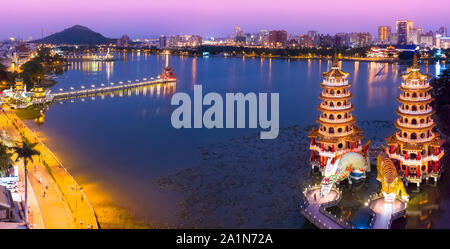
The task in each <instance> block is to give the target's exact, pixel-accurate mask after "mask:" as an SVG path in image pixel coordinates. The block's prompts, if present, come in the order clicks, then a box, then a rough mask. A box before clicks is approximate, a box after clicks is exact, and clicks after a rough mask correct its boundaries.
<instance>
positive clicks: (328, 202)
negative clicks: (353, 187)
mask: <svg viewBox="0 0 450 249" xmlns="http://www.w3.org/2000/svg"><path fill="white" fill-rule="evenodd" d="M321 189H322V186H321V185H314V186H311V187H308V188H306V189H305V191H304V192H303V195H304V197H305V201H304V203H302V204H301V205H300V209H301V211H300V212H301V213H302V215H303V216H304V217H305V219H307V220H309V221H310V222H311V223H313V224H314V225H315V226H316V227H318V228H320V229H350V228H353V227H352V226H351V225H350V224H349V223H346V222H342V221H341V220H339V218H338V217H336V216H334V215H332V214H331V213H330V212H328V211H327V210H326V209H327V208H329V207H333V206H336V205H337V204H338V203H339V201H340V200H341V198H342V192H341V191H340V190H338V189H336V188H334V187H333V188H332V189H331V190H330V193H329V194H328V195H326V196H324V197H320V191H321Z"/></svg>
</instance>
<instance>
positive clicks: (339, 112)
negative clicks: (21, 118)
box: [308, 55, 366, 172]
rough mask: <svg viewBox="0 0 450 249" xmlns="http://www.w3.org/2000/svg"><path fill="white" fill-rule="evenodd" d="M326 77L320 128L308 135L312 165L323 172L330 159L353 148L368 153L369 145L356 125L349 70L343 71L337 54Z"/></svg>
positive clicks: (320, 109)
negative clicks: (362, 142) (364, 142)
mask: <svg viewBox="0 0 450 249" xmlns="http://www.w3.org/2000/svg"><path fill="white" fill-rule="evenodd" d="M322 76H323V78H324V79H323V81H322V83H321V84H320V86H321V88H322V91H321V93H320V95H319V99H320V100H321V103H320V104H319V106H318V110H319V111H320V116H319V118H318V119H317V123H318V124H319V127H318V128H313V129H312V130H311V131H310V132H309V135H308V137H309V138H310V139H311V144H310V150H311V151H312V154H311V165H312V167H313V168H319V169H320V170H321V171H322V172H323V170H324V168H325V166H326V165H327V161H328V160H332V159H333V158H336V157H339V156H342V155H343V154H345V153H347V152H351V151H352V152H358V153H364V152H365V150H366V148H362V146H361V140H362V139H363V134H362V130H361V129H359V128H358V127H357V126H356V125H355V117H354V116H353V115H352V113H351V112H352V111H353V109H354V106H353V105H352V103H351V102H350V100H351V99H352V97H353V96H352V94H351V93H350V90H349V89H350V87H351V84H350V83H349V82H348V76H349V73H346V72H343V71H341V68H340V66H339V63H338V60H337V56H336V55H335V56H334V59H333V66H332V67H331V70H330V71H328V72H324V73H322ZM365 147H366V146H365ZM363 150H364V151H363Z"/></svg>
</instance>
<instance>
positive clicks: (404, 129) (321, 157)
mask: <svg viewBox="0 0 450 249" xmlns="http://www.w3.org/2000/svg"><path fill="white" fill-rule="evenodd" d="M322 76H323V78H324V79H323V82H322V83H321V84H320V86H321V88H322V91H321V93H320V95H319V99H320V100H321V103H320V104H319V106H318V110H319V111H320V116H319V118H318V119H317V123H318V124H319V126H318V128H314V129H312V130H311V131H310V133H309V135H308V137H309V138H310V139H311V144H310V150H311V151H312V154H311V165H312V167H313V168H319V169H321V170H323V169H324V168H325V165H326V164H327V161H328V160H330V159H333V158H335V157H338V156H340V155H342V154H344V153H347V152H350V151H354V152H362V151H363V150H364V148H362V146H361V140H362V139H363V134H362V130H361V129H359V128H358V127H357V126H356V125H355V118H354V116H353V115H352V114H351V112H352V111H353V109H354V107H353V105H352V103H351V102H350V100H351V99H352V94H351V92H350V90H349V89H350V86H351V84H350V83H349V82H348V76H349V73H345V72H342V71H341V69H340V67H339V64H338V61H337V58H336V57H335V58H334V62H333V67H332V68H331V70H330V71H328V72H324V73H322ZM401 77H402V83H401V85H400V86H399V89H400V91H401V93H400V96H399V97H398V98H397V100H398V101H399V102H400V106H399V108H398V109H397V110H395V112H396V113H397V114H398V115H399V118H398V119H397V120H396V121H395V126H396V128H397V131H396V132H395V133H394V134H393V135H392V136H389V137H387V138H386V144H387V145H388V147H387V148H386V153H387V154H388V156H389V157H390V158H391V159H393V161H394V163H395V164H396V167H397V171H398V172H399V174H400V175H401V176H402V177H403V179H404V180H406V181H407V182H411V183H415V184H417V186H419V185H420V183H421V182H422V181H423V180H424V179H425V180H428V179H429V178H433V179H434V181H435V182H436V181H437V180H438V178H439V176H440V173H441V163H440V161H441V158H442V156H443V155H444V150H443V149H442V143H443V142H442V140H441V139H440V136H439V134H438V133H437V132H434V131H433V128H434V126H435V123H434V122H433V119H432V118H431V116H432V115H433V113H434V110H433V109H432V107H431V102H432V101H433V98H432V97H431V94H430V90H431V89H432V87H431V86H430V84H429V79H430V78H431V76H429V75H426V74H422V73H421V72H420V69H419V66H418V63H417V56H416V55H414V61H413V66H412V67H411V68H410V70H409V72H408V73H406V74H404V75H402V76H401Z"/></svg>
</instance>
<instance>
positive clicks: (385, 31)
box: [378, 26, 392, 44]
mask: <svg viewBox="0 0 450 249" xmlns="http://www.w3.org/2000/svg"><path fill="white" fill-rule="evenodd" d="M391 33H392V31H391V26H380V27H378V42H379V43H382V44H387V43H390V41H391Z"/></svg>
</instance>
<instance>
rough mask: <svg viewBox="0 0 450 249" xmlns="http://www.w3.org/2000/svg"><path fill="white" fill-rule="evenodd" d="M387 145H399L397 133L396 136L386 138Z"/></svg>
mask: <svg viewBox="0 0 450 249" xmlns="http://www.w3.org/2000/svg"><path fill="white" fill-rule="evenodd" d="M386 143H387V144H396V143H397V138H396V137H395V133H394V135H391V136H388V137H386Z"/></svg>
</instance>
